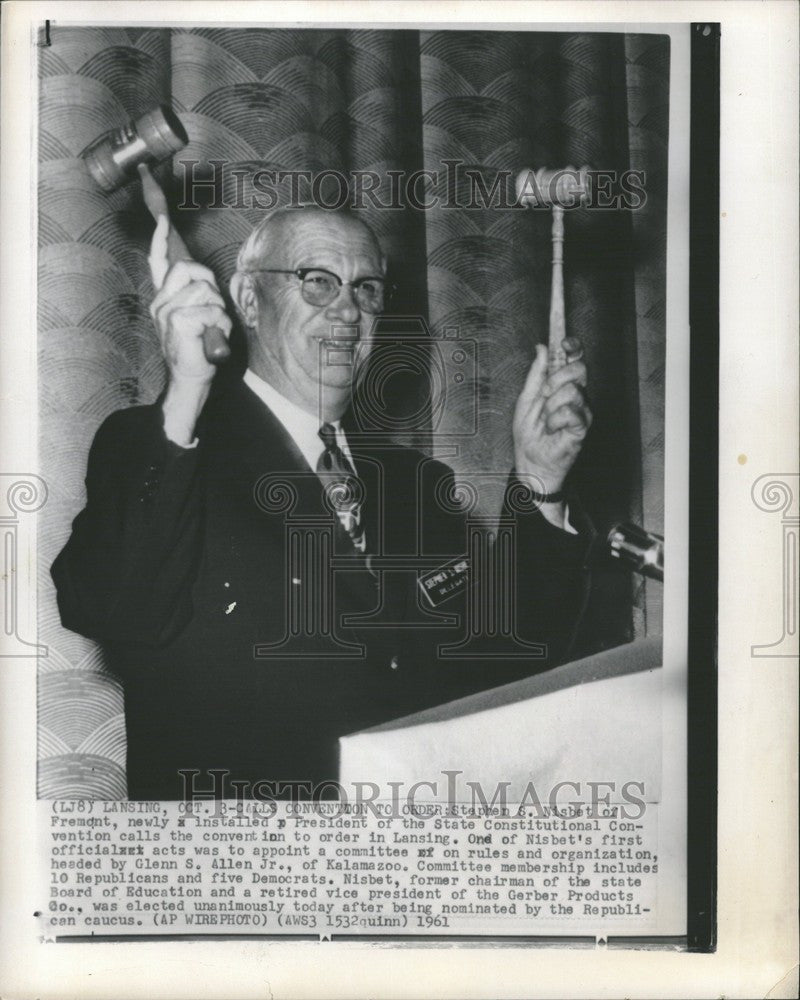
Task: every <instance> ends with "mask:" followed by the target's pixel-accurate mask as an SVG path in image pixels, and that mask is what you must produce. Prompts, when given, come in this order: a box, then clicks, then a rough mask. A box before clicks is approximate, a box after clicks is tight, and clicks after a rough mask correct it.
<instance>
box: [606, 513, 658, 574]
mask: <svg viewBox="0 0 800 1000" xmlns="http://www.w3.org/2000/svg"><path fill="white" fill-rule="evenodd" d="M606 544H607V545H608V548H609V551H610V554H611V556H612V557H613V558H615V559H619V560H620V562H623V563H626V564H627V565H628V566H630V567H631V569H633V570H635V571H636V572H637V573H641V574H642V576H649V577H650V578H651V579H652V580H660V581H661V582H662V583H663V582H664V539H663V538H662V537H661V535H656V534H653V533H652V532H650V531H645V529H644V528H640V527H639V526H638V525H636V524H615V525H614V527H613V528H612V529H611V530H610V531H609V533H608V536H607V539H606Z"/></svg>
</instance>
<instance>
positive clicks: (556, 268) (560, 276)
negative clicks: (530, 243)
mask: <svg viewBox="0 0 800 1000" xmlns="http://www.w3.org/2000/svg"><path fill="white" fill-rule="evenodd" d="M551 235H552V240H553V273H552V281H551V285H550V330H549V334H548V339H547V371H548V374H550V375H552V374H553V372H557V371H558V369H559V368H563V367H564V365H565V364H566V363H567V356H566V354H565V353H564V346H563V341H564V338H565V337H566V335H567V324H566V319H565V317H564V209H563V208H562V207H561V206H560V205H553V228H552V232H551Z"/></svg>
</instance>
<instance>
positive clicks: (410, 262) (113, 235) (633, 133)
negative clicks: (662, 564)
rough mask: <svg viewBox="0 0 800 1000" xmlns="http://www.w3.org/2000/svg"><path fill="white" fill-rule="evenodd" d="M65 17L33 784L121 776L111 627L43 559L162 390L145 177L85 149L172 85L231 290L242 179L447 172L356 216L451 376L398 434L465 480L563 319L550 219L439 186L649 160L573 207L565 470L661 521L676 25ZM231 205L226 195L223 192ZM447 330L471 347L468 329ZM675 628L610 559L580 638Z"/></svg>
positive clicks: (48, 312)
mask: <svg viewBox="0 0 800 1000" xmlns="http://www.w3.org/2000/svg"><path fill="white" fill-rule="evenodd" d="M50 35H51V43H52V44H51V45H50V46H49V47H46V46H42V47H41V49H40V51H41V60H40V76H41V80H40V85H41V103H40V119H39V180H40V189H39V190H40V194H39V243H40V246H39V295H38V316H39V349H40V408H41V416H40V427H41V467H42V475H43V476H44V478H45V479H46V481H47V484H48V488H49V500H48V503H47V505H46V507H45V509H44V511H43V512H42V515H41V520H40V533H39V547H40V554H41V561H40V569H39V574H40V582H39V606H40V634H39V641H40V642H43V643H46V644H47V646H48V650H49V652H48V656H47V657H46V658H42V659H41V661H40V674H39V724H40V742H39V747H40V751H39V756H40V765H39V793H40V795H42V796H44V797H49V796H55V795H61V796H81V795H88V796H94V797H107V798H115V797H121V796H124V794H125V777H124V760H125V736H124V724H123V718H122V698H121V692H120V690H119V687H118V685H117V682H116V681H115V679H114V678H113V677H111V676H110V675H109V674H108V673H107V672H106V671H105V669H104V666H103V661H102V655H101V653H100V651H99V650H98V648H97V647H96V646H95V644H94V643H92V642H90V641H88V640H86V639H83V638H82V637H80V636H77V635H75V634H73V633H71V632H68V631H66V630H64V629H63V628H62V627H61V624H60V621H59V617H58V612H57V608H56V603H55V593H54V588H53V586H52V583H51V580H50V576H49V567H50V564H51V563H52V560H53V559H54V558H55V556H56V554H57V553H58V551H59V550H60V548H61V547H62V545H63V544H64V542H65V541H66V538H67V536H68V533H69V530H70V522H71V520H72V518H73V517H74V516H75V514H76V513H77V511H78V510H79V509H80V508H81V506H82V505H83V502H84V487H83V476H84V473H85V467H86V457H87V453H88V448H89V445H90V442H91V440H92V437H93V435H94V433H95V431H96V430H97V428H98V426H99V424H100V423H101V422H102V420H103V419H104V418H105V417H106V416H108V414H109V413H111V412H112V411H114V410H116V409H119V408H121V407H125V406H131V405H135V404H139V403H149V402H152V401H153V400H154V399H155V398H156V397H157V395H158V393H159V392H160V391H161V389H162V387H163V382H164V366H163V362H162V361H161V358H160V354H159V349H158V343H157V339H156V335H155V332H154V330H153V327H152V323H151V320H150V317H149V314H148V305H149V302H150V299H151V298H152V295H153V290H152V286H151V283H150V277H149V272H148V267H147V259H146V258H147V251H148V244H149V238H150V235H151V233H152V223H151V222H150V221H149V218H148V217H147V215H146V213H145V212H144V210H143V207H142V201H141V191H140V189H139V186H138V184H130V185H128V186H127V187H125V188H123V189H121V190H119V191H116V192H114V193H113V194H110V195H108V194H104V193H103V192H101V191H100V189H99V188H98V187H97V186H96V185H95V183H94V181H93V180H92V179H91V178H90V177H89V175H88V174H87V172H86V169H85V167H84V165H83V162H82V160H81V159H80V157H81V154H82V152H83V151H84V150H85V149H86V148H87V146H89V145H90V144H91V143H92V142H93V141H94V140H96V139H97V138H98V137H99V136H100V135H102V134H103V133H105V132H107V131H109V130H110V129H113V128H116V127H118V126H119V125H120V124H122V123H123V122H125V121H127V120H129V119H130V118H135V117H137V116H139V115H140V114H142V113H144V112H145V111H147V110H149V109H150V108H152V107H153V106H154V105H156V104H159V103H171V104H172V105H173V106H174V108H175V110H176V111H177V112H178V114H179V116H180V118H181V120H182V121H183V122H184V124H185V126H186V129H187V132H188V134H189V137H190V142H189V145H188V146H187V148H186V149H185V150H183V151H182V152H181V153H180V154H179V156H178V157H176V159H175V161H174V163H173V164H172V167H171V168H170V167H169V165H165V166H164V167H162V168H160V169H159V177H160V179H161V180H162V183H164V184H165V186H166V187H167V189H168V194H169V198H170V200H171V202H172V207H173V214H174V218H175V220H176V221H177V224H178V227H179V228H180V230H181V232H182V235H183V236H184V238H185V240H186V242H187V243H188V245H189V247H190V249H191V250H192V252H193V253H194V255H195V256H196V257H197V259H199V260H201V261H203V262H204V263H206V264H207V265H209V266H210V267H212V268H213V269H214V271H215V273H216V275H217V278H218V280H219V282H220V285H221V286H224V285H226V284H227V281H228V279H229V277H230V274H231V272H232V270H233V267H234V262H235V258H236V253H237V251H238V247H239V245H240V244H241V242H242V240H243V239H244V238H245V236H246V235H247V233H248V232H249V230H250V228H251V226H252V225H253V224H254V223H255V222H256V221H257V220H258V219H259V218H260V217H261V215H262V214H263V209H261V208H258V207H256V206H255V205H253V204H252V196H253V195H254V194H255V195H257V194H258V192H257V191H255V192H254V191H253V189H252V187H251V186H248V185H250V182H251V180H252V177H253V174H254V172H255V171H258V170H273V171H279V170H281V171H312V172H319V171H322V170H337V171H340V172H342V173H345V174H351V173H352V172H353V171H374V172H376V173H378V174H380V175H381V176H382V177H388V176H390V172H391V171H395V172H397V174H396V176H405V177H407V176H408V175H410V174H412V173H413V171H416V170H421V169H426V170H429V171H433V172H436V173H437V175H438V180H436V181H432V182H431V185H430V188H431V190H430V191H429V192H428V196H430V194H432V193H435V194H437V195H439V196H440V204H439V207H435V208H430V209H429V210H427V211H415V210H413V209H410V210H409V209H407V210H405V211H387V210H379V209H376V208H370V207H369V205H368V206H367V207H366V208H365V209H364V217H365V218H366V219H367V221H369V223H370V224H371V225H372V226H373V228H374V229H375V230H376V232H377V233H378V235H379V237H380V239H381V242H382V245H383V246H384V249H385V250H386V252H387V254H388V256H389V258H390V260H391V265H392V279H393V281H394V282H395V283H396V284H397V286H398V296H397V300H396V302H395V304H394V308H393V311H396V312H398V313H401V314H403V315H404V316H406V317H409V318H413V317H420V318H421V321H422V323H423V324H424V325H422V326H420V325H419V324H420V320H416V321H415V322H416V324H417V325H416V326H414V323H411V328H413V329H417V330H420V329H421V330H422V332H423V334H424V333H425V331H426V330H429V332H430V334H431V335H432V342H431V345H430V347H428V348H426V350H427V354H426V353H424V352H422V353H419V354H418V355H417V358H421V357H426V358H427V359H428V363H429V367H430V370H431V372H432V371H433V370H434V369H436V370H438V371H440V373H441V377H442V379H443V380H444V381H443V384H445V385H446V386H447V387H448V390H447V395H446V397H445V405H444V406H443V407H442V408H441V410H439V409H437V408H435V407H434V408H433V410H432V411H431V412H430V413H429V414H428V417H429V419H428V420H427V421H426V422H425V423H424V425H419V423H418V424H417V425H416V426H413V427H412V426H410V425H408V423H407V422H406V423H405V424H404V423H403V420H402V419H400V420H399V422H398V423H397V425H396V426H397V427H398V428H401V430H400V431H399V432H398V437H400V438H401V439H403V440H405V441H409V442H411V443H414V444H417V445H421V446H423V447H425V448H426V449H428V450H431V451H432V452H434V453H438V454H441V455H442V456H444V457H445V458H446V460H447V461H448V462H449V463H450V464H451V465H453V467H454V468H455V469H456V472H457V474H458V475H459V476H460V477H463V478H469V476H470V473H476V472H481V471H486V470H494V471H497V472H501V471H504V470H506V469H508V468H509V467H510V465H511V464H512V453H511V436H510V421H511V411H512V407H513V403H514V400H515V398H516V395H517V394H518V392H519V389H520V387H521V384H522V381H523V379H524V376H525V373H526V371H527V368H528V366H529V364H530V361H531V359H532V356H533V351H534V345H535V344H536V342H538V341H541V340H543V339H546V336H547V316H548V310H549V295H550V292H549V288H550V257H551V251H550V219H549V213H547V212H529V211H519V210H509V209H507V208H502V207H497V206H495V207H491V206H490V207H482V208H471V209H463V208H462V209H457V208H456V209H454V208H452V207H448V199H449V200H450V202H451V203H453V202H455V201H457V202H459V203H461V204H465V203H466V202H467V201H468V199H469V194H470V186H471V184H474V182H470V181H469V179H468V175H467V173H466V171H467V170H469V169H470V168H471V169H472V170H474V171H477V172H478V173H479V174H480V175H481V177H482V178H483V181H484V183H485V185H486V188H487V190H491V187H492V184H493V182H494V181H495V179H496V178H497V175H498V171H504V170H505V171H508V170H510V171H512V172H513V173H514V174H516V172H517V171H518V170H520V169H521V168H522V167H526V166H531V167H539V166H550V167H558V166H566V165H568V164H569V165H574V166H581V165H583V164H588V165H589V166H590V167H593V168H598V169H607V170H615V171H624V170H626V169H628V168H633V169H636V170H641V171H644V173H645V176H646V181H645V185H644V186H645V190H646V196H647V198H646V203H645V204H644V205H643V206H642V207H640V208H639V209H638V210H637V211H632V212H629V211H595V210H590V209H580V210H575V211H571V212H568V213H567V219H566V224H567V242H566V282H565V283H566V307H567V327H568V330H569V331H570V332H572V333H575V334H578V335H580V336H581V337H582V338H583V341H584V344H585V346H586V353H587V359H588V363H589V367H590V372H591V385H590V397H591V403H592V407H593V410H594V413H595V425H594V427H593V429H592V431H591V435H590V438H589V439H588V441H587V445H586V448H585V451H584V454H583V456H582V457H581V459H580V461H579V465H578V467H577V468H576V470H575V473H574V478H575V481H576V485H577V486H578V488H579V489H580V492H581V495H582V497H583V500H584V503H585V505H586V507H587V508H588V510H589V512H590V514H591V515H592V517H593V519H594V521H595V523H596V524H597V526H598V528H600V529H601V530H604V529H607V527H608V526H609V525H610V524H611V523H612V522H613V521H614V520H633V521H636V522H638V523H643V524H644V525H645V526H646V527H647V528H648V529H650V530H653V531H656V532H659V533H660V532H661V531H662V527H663V494H664V470H663V457H664V434H663V414H664V348H665V296H666V283H665V249H666V194H667V122H668V89H669V42H668V39H667V38H666V37H664V36H658V35H622V34H604V33H603V34H600V33H598V34H591V33H579V34H569V33H538V32H533V33H531V32H504V31H496V32H493V31H469V32H467V31H437V32H424V31H415V30H397V31H389V30H385V31H356V30H325V31H321V30H301V29H291V30H284V29H280V30H277V29H252V28H249V29H234V28H232V29H192V30H168V29H133V28H123V29H120V28H114V29H103V28H75V29H63V28H59V27H58V25H55V26H54V27H51V32H50ZM454 160H458V161H459V162H460V164H461V167H460V168H459V172H458V175H457V177H456V178H455V181H453V175H452V173H451V174H450V175H449V177H450V181H449V182H448V180H447V174H446V168H445V163H446V161H454ZM189 169H191V170H193V171H194V174H193V176H194V178H195V180H197V181H199V182H202V181H203V180H214V181H215V182H216V186H215V187H213V188H212V187H211V186H210V185H208V186H202V184H198V185H197V186H196V189H195V190H196V194H197V204H198V205H200V206H201V207H199V208H198V209H197V210H191V209H188V208H186V207H183V208H180V209H179V208H178V205H180V204H183V201H182V199H183V198H184V196H185V187H184V186H182V179H183V178H184V177H185V176H186V171H188V170H189ZM423 191H424V185H423V184H422V183H420V184H419V185H418V192H419V193H420V195H421V196H422V194H423ZM382 200H385V199H382ZM220 201H223V202H226V203H227V204H229V205H230V206H231V207H222V208H220V207H214V206H215V205H218V204H219V203H220ZM262 201H263V198H262ZM404 329H405V328H404ZM456 336H457V337H458V338H460V339H461V340H462V341H463V342H465V345H466V346H467V347H468V350H466V351H462V352H459V351H458V350H456V349H454V348H453V344H454V338H455V337H456ZM443 346H446V347H447V348H448V349H447V350H444V349H443ZM465 358H466V360H465ZM473 358H474V360H473ZM238 364H239V366H241V357H240V358H239V361H238ZM236 365H237V362H236V361H234V364H233V366H232V367H233V368H234V369H235V368H236ZM415 365H416V363H415V362H414V361H413V359H412V362H411V363H410V368H409V370H408V371H405V372H403V371H401V372H399V374H398V376H397V378H396V379H395V380H394V383H393V385H392V386H390V387H389V388H388V389H387V399H388V401H389V404H390V407H395V408H396V410H397V412H398V414H400V417H401V418H402V414H403V408H404V407H406V408H407V409H408V411H409V412H416V411H417V410H418V409H419V405H418V404H419V400H420V398H421V397H422V396H424V395H425V394H426V393H427V392H428V389H429V387H430V386H431V385H433V386H434V389H436V380H435V379H434V378H433V375H432V374H430V375H424V374H422V373H420V371H419V370H418V368H419V366H418V365H416V367H415ZM456 376H458V377H459V378H460V379H461V381H458V380H457V379H456ZM437 398H438V397H437ZM475 399H477V400H478V407H479V413H480V424H479V427H478V432H477V433H474V434H473V433H471V430H470V420H471V414H472V412H473V409H474V406H473V403H474V400H475ZM409 400H411V402H409ZM453 441H456V446H455V447H454V446H453ZM442 442H446V443H444V444H443V443H442ZM498 504H499V487H495V488H494V489H491V488H490V489H488V490H482V491H481V495H480V499H479V512H480V513H482V514H485V515H486V516H488V517H491V516H492V514H496V512H497V506H498ZM660 629H661V593H660V588H659V585H650V586H649V587H648V588H645V586H644V585H643V584H642V583H641V582H639V581H638V580H632V579H631V577H630V575H629V574H628V573H627V572H622V571H620V570H619V569H618V568H616V567H614V566H612V565H606V566H601V567H599V568H598V570H597V572H596V574H595V585H594V589H593V594H592V599H591V602H590V606H589V609H588V613H587V619H586V623H585V626H584V635H583V648H584V649H586V650H589V649H599V648H603V647H606V646H612V645H616V644H618V643H619V642H623V641H627V640H629V639H631V638H633V637H635V636H641V635H645V634H653V633H658V632H659V631H660ZM143 657H146V653H143Z"/></svg>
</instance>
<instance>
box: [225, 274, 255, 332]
mask: <svg viewBox="0 0 800 1000" xmlns="http://www.w3.org/2000/svg"><path fill="white" fill-rule="evenodd" d="M229 287H230V290H231V298H232V299H233V304H234V305H235V306H236V310H237V312H238V313H239V315H240V316H241V318H242V322H243V323H244V325H245V326H246V327H248V328H249V329H251V330H255V329H256V327H257V326H258V297H257V295H256V290H255V287H254V285H253V276H252V275H251V274H243V273H242V272H241V271H236V272H234V275H233V277H232V278H231V283H230V286H229Z"/></svg>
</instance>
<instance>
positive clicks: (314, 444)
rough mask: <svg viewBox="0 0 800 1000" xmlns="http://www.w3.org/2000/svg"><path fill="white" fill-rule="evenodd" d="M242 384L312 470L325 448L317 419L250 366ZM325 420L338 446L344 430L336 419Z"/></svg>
mask: <svg viewBox="0 0 800 1000" xmlns="http://www.w3.org/2000/svg"><path fill="white" fill-rule="evenodd" d="M244 383H245V385H246V386H248V388H250V389H252V391H253V392H254V393H255V394H256V395H257V396H258V398H259V399H260V400H261V401H262V403H265V404H266V406H268V407H269V409H270V410H271V411H272V413H273V414H274V415H275V416H276V417H277V418H278V420H280V422H281V423H282V424H283V426H284V427H285V428H286V431H287V433H288V434H289V436H290V437H291V439H292V440H293V441H294V443H295V444H296V445H297V447H298V448H299V449H300V452H301V453H302V455H303V458H305V460H306V461H307V462H308V464H309V466H310V467H311V468H312V469H313V470H314V471H315V472H316V469H317V463H318V462H319V458H320V455H321V454H322V453H323V451H325V446H324V445H323V443H322V439H321V438H320V436H319V428H320V420H319V418H318V417H315V416H314V415H313V414H311V413H308V412H307V411H306V410H304V409H302V407H300V406H298V405H297V404H296V403H293V402H292V401H291V400H290V399H287V398H286V397H285V396H284V395H283V393H280V392H278V390H277V389H276V388H275V387H274V386H272V385H270V384H269V382H265V381H264V379H263V378H260V377H259V376H258V375H256V373H255V372H254V371H252V370H251V369H250V368H248V369H247V371H246V372H245V373H244ZM328 423H329V424H331V425H332V426H333V427H335V428H336V437H337V439H338V440H339V443H340V447H341V445H342V444H343V441H342V438H343V437H344V432H343V431H342V428H341V423H340V421H338V420H329V421H328Z"/></svg>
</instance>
